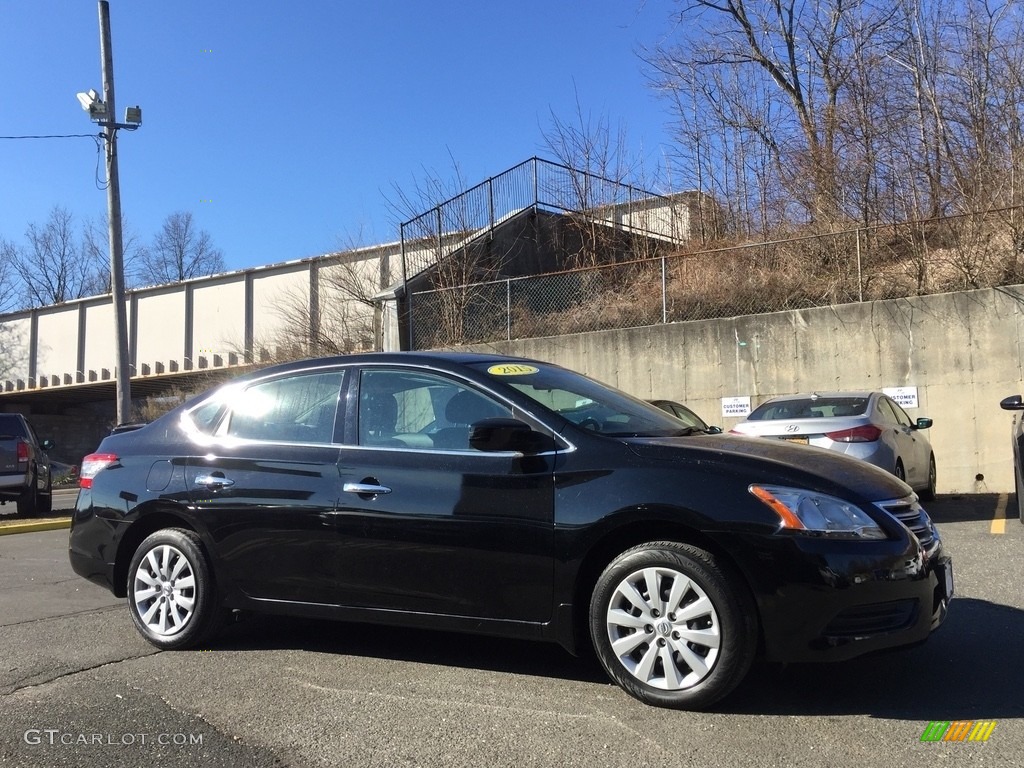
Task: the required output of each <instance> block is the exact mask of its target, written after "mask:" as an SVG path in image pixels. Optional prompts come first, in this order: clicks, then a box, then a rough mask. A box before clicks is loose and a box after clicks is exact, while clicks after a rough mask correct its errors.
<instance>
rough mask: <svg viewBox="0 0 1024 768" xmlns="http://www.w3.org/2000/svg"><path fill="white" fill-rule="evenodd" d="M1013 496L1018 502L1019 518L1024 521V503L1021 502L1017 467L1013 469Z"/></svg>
mask: <svg viewBox="0 0 1024 768" xmlns="http://www.w3.org/2000/svg"><path fill="white" fill-rule="evenodd" d="M1013 497H1014V501H1015V502H1016V504H1017V519H1018V520H1020V521H1021V523H1024V504H1021V501H1022V499H1021V497H1020V478H1019V477H1017V468H1016V467H1014V470H1013Z"/></svg>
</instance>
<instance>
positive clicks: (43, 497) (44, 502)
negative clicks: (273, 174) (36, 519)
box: [37, 476, 53, 515]
mask: <svg viewBox="0 0 1024 768" xmlns="http://www.w3.org/2000/svg"><path fill="white" fill-rule="evenodd" d="M37 504H38V507H39V514H40V515H48V514H50V513H51V512H53V477H52V476H48V477H47V478H46V490H45V491H43V492H42V493H40V494H39V496H38V497H37Z"/></svg>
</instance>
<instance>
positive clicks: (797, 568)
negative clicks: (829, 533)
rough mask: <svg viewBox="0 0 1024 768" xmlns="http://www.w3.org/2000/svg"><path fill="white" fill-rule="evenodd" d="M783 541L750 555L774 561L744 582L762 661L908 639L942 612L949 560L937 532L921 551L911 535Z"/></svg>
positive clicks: (855, 651)
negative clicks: (753, 605) (752, 600)
mask: <svg viewBox="0 0 1024 768" xmlns="http://www.w3.org/2000/svg"><path fill="white" fill-rule="evenodd" d="M784 547H785V545H782V546H780V544H779V543H778V542H776V543H775V546H773V547H772V550H774V551H769V552H768V553H766V552H764V551H763V550H762V551H761V552H759V553H758V555H759V560H760V562H761V564H762V567H763V565H765V564H769V563H770V564H774V565H776V566H778V567H777V568H773V569H771V571H762V576H763V577H764V578H762V579H759V581H760V583H757V582H752V583H753V584H754V590H755V597H756V599H757V602H758V607H759V612H760V617H761V626H762V631H763V639H764V656H765V658H766V659H767V660H769V661H776V662H805V661H839V660H843V659H849V658H852V657H855V656H859V655H861V654H864V653H870V652H872V651H878V650H883V649H888V648H898V647H901V646H906V645H914V644H917V643H920V642H922V641H924V640H926V639H927V638H928V636H929V635H930V634H931V632H933V631H934V630H935V629H937V628H938V627H939V626H940V625H941V624H942V622H943V621H944V620H945V618H946V614H947V612H948V609H949V602H950V600H951V598H952V596H953V595H952V591H953V571H952V568H953V563H952V559H951V558H950V557H948V556H947V555H945V554H944V553H943V551H942V545H941V541H940V540H939V539H938V537H937V536H936V538H935V539H934V540H933V542H932V545H931V546H930V547H929V548H928V549H924V548H922V547H921V546H920V545H919V544H918V542H917V539H916V537H914V536H912V535H909V536H907V539H906V541H905V542H894V541H879V542H866V541H855V542H835V541H831V542H828V541H823V540H821V539H817V540H813V539H812V540H809V539H798V538H796V537H793V538H791V539H789V541H788V549H789V551H788V552H783V551H781V550H782V548H784ZM794 550H796V552H795V551H794ZM797 552H798V554H797ZM794 555H795V556H794Z"/></svg>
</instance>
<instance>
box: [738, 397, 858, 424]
mask: <svg viewBox="0 0 1024 768" xmlns="http://www.w3.org/2000/svg"><path fill="white" fill-rule="evenodd" d="M867 407H868V398H866V397H801V398H794V399H791V400H776V401H769V402H767V403H764V404H763V405H760V406H758V407H757V408H755V409H754V410H753V412H751V414H750V415H749V416H748V417H747V419H748V421H774V420H776V419H820V418H830V417H836V416H863V415H864V412H865V411H866V410H867Z"/></svg>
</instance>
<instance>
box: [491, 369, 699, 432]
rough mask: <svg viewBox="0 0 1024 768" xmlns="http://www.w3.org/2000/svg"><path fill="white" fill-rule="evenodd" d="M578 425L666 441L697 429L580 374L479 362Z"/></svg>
mask: <svg viewBox="0 0 1024 768" xmlns="http://www.w3.org/2000/svg"><path fill="white" fill-rule="evenodd" d="M471 367H472V368H475V369H477V370H478V371H481V372H483V373H486V374H487V375H488V376H490V377H492V378H493V379H495V380H496V381H500V382H501V383H503V384H508V385H509V386H511V387H512V388H514V389H516V390H518V391H520V392H522V393H523V394H524V395H526V396H527V397H529V398H531V399H532V400H534V401H536V402H537V403H539V404H540V405H542V406H544V407H545V408H547V409H548V410H550V411H553V412H554V413H557V414H558V415H559V416H562V417H564V418H566V419H568V420H569V421H571V422H572V423H573V424H576V425H577V426H580V427H582V428H584V429H589V430H591V431H593V432H599V433H601V434H603V435H608V436H611V437H667V436H674V435H688V434H692V433H693V432H695V431H697V430H695V429H694V428H693V427H684V426H680V424H679V421H678V419H675V418H674V417H672V416H670V415H669V414H667V413H665V412H664V411H662V410H661V409H660V408H656V407H655V406H653V405H650V404H648V403H645V402H644V401H643V400H639V399H637V398H635V397H632V396H630V395H627V394H626V393H625V392H620V391H619V390H617V389H614V388H612V387H608V386H605V385H604V384H601V383H599V382H596V381H594V380H593V379H588V378H587V377H586V376H583V375H581V374H578V373H574V372H572V371H569V370H566V369H565V368H558V367H556V366H548V365H544V364H543V363H537V364H525V363H501V364H498V365H495V364H493V363H474V364H472V365H471Z"/></svg>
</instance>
